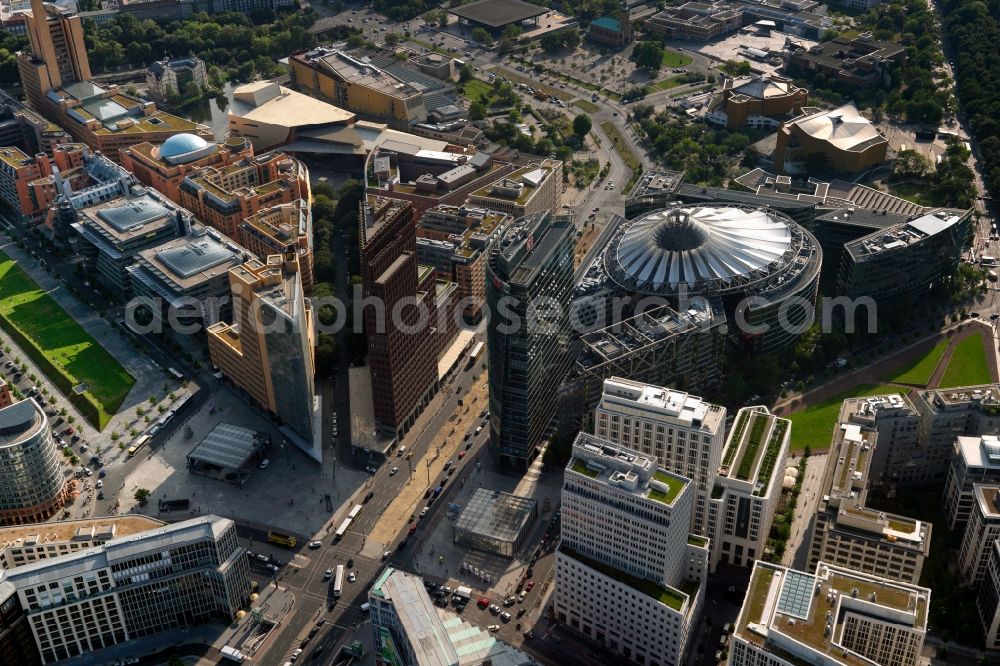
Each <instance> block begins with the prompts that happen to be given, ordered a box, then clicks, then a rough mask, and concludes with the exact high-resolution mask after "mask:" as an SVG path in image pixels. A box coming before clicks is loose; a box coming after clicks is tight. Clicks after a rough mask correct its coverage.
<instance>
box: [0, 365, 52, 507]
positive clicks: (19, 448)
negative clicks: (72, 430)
mask: <svg viewBox="0 0 1000 666" xmlns="http://www.w3.org/2000/svg"><path fill="white" fill-rule="evenodd" d="M0 397H2V398H3V401H6V400H8V399H9V397H10V394H9V392H8V389H7V386H6V384H5V385H4V386H3V389H2V390H0ZM59 461H60V456H59V449H58V447H57V446H56V444H55V441H54V440H53V438H52V430H51V429H50V428H49V419H48V417H46V416H45V412H43V411H42V408H41V407H39V406H38V405H37V404H36V403H35V401H34V399H32V398H28V399H26V400H21V401H19V402H14V403H8V404H7V406H5V407H3V408H2V409H0V525H18V524H21V523H37V522H40V521H43V520H45V519H47V518H49V517H50V516H51V515H52V514H54V513H55V512H56V511H58V510H59V509H60V508H62V506H63V503H64V502H65V501H66V496H67V492H68V491H67V488H66V480H65V478H63V472H62V465H61V464H60V462H59Z"/></svg>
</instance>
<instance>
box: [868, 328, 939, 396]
mask: <svg viewBox="0 0 1000 666" xmlns="http://www.w3.org/2000/svg"><path fill="white" fill-rule="evenodd" d="M947 348H948V340H947V339H944V340H941V341H940V342H938V343H937V344H936V345H934V348H933V349H932V350H930V352H928V353H927V355H926V356H923V357H921V358H918V359H915V360H914V361H913V362H912V363H910V364H909V365H907V366H905V367H902V368H899V369H898V370H896V371H895V372H893V373H890V374H889V375H887V376H885V377H883V380H884V381H887V382H897V383H900V384H913V385H914V386H927V382H929V381H930V380H931V375H932V374H934V369H935V368H937V366H938V363H939V362H940V361H941V357H942V356H944V351H945V350H946V349H947Z"/></svg>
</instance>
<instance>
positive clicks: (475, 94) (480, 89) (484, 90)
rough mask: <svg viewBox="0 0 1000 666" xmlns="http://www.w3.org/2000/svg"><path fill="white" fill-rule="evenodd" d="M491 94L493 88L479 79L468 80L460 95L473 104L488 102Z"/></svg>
mask: <svg viewBox="0 0 1000 666" xmlns="http://www.w3.org/2000/svg"><path fill="white" fill-rule="evenodd" d="M492 92H493V86H491V85H490V84H488V83H486V81H480V80H479V79H469V80H468V81H466V82H465V83H464V84H463V87H462V94H463V95H465V96H466V97H468V98H469V99H470V100H471V101H473V102H476V101H480V102H483V103H485V102H486V101H487V100H489V97H490V93H492Z"/></svg>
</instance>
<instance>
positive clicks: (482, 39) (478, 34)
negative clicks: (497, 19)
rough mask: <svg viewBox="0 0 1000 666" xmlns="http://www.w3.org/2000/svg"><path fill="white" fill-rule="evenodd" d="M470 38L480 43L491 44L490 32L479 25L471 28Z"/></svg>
mask: <svg viewBox="0 0 1000 666" xmlns="http://www.w3.org/2000/svg"><path fill="white" fill-rule="evenodd" d="M472 39H473V40H474V41H477V42H479V43H480V44H492V43H493V38H492V37H490V33H488V32H486V30H485V29H484V28H482V27H480V26H476V27H475V28H473V29H472Z"/></svg>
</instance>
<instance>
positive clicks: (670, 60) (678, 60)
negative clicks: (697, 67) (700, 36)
mask: <svg viewBox="0 0 1000 666" xmlns="http://www.w3.org/2000/svg"><path fill="white" fill-rule="evenodd" d="M662 62H663V66H664V67H684V66H685V65H690V64H691V62H692V60H691V57H690V56H687V55H684V54H683V53H680V52H679V51H671V50H670V49H663V61H662Z"/></svg>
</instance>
